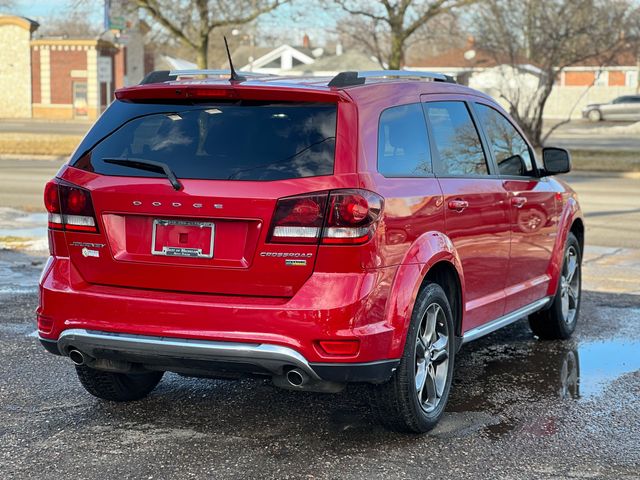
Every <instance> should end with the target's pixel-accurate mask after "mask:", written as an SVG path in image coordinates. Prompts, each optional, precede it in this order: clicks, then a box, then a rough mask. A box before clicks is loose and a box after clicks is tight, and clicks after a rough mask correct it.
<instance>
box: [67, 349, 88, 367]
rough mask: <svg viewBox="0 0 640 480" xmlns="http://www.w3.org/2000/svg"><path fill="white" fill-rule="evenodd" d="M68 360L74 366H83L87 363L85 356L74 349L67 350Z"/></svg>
mask: <svg viewBox="0 0 640 480" xmlns="http://www.w3.org/2000/svg"><path fill="white" fill-rule="evenodd" d="M69 358H70V359H71V361H72V362H73V364H74V365H76V366H80V365H84V364H85V363H86V362H87V357H86V356H85V354H84V353H82V352H81V351H80V350H76V349H75V348H73V349H71V350H69Z"/></svg>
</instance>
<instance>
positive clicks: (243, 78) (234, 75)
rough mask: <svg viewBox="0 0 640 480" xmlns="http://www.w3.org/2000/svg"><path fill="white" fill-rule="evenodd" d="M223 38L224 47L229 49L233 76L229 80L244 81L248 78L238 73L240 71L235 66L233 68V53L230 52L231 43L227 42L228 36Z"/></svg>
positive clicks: (228, 55)
mask: <svg viewBox="0 0 640 480" xmlns="http://www.w3.org/2000/svg"><path fill="white" fill-rule="evenodd" d="M222 38H224V47H225V48H226V49H227V57H228V58H229V71H230V72H231V77H230V78H229V81H231V82H244V81H245V80H246V78H245V77H243V76H242V75H238V72H236V70H235V68H233V62H232V61H231V53H230V52H229V44H228V43H227V37H226V36H223V37H222Z"/></svg>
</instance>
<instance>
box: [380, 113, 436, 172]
mask: <svg viewBox="0 0 640 480" xmlns="http://www.w3.org/2000/svg"><path fill="white" fill-rule="evenodd" d="M378 171H379V172H380V173H381V174H382V175H384V176H386V177H421V176H424V175H428V174H430V173H433V170H432V167H431V155H430V154H429V142H428V140H427V126H426V123H425V121H424V113H422V107H421V106H420V104H419V103H414V104H411V105H402V106H399V107H393V108H388V109H387V110H385V111H384V112H382V115H381V116H380V125H379V128H378Z"/></svg>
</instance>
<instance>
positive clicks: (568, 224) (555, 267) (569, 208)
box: [547, 196, 585, 296]
mask: <svg viewBox="0 0 640 480" xmlns="http://www.w3.org/2000/svg"><path fill="white" fill-rule="evenodd" d="M569 232H571V233H573V234H574V235H575V236H576V238H577V239H578V243H579V245H580V254H581V255H583V254H584V241H585V229H584V219H583V218H582V211H581V210H580V205H579V204H578V202H577V201H576V199H575V197H573V196H570V197H569V199H568V201H567V204H566V205H565V208H564V210H563V212H562V213H561V216H560V222H559V226H558V237H557V239H556V244H555V246H554V250H553V252H552V254H551V261H550V262H549V270H548V273H549V276H550V277H551V281H550V282H549V288H548V290H547V295H549V296H553V295H555V293H556V290H557V288H558V282H559V281H560V273H561V270H562V259H563V255H564V248H565V244H566V243H567V237H568V236H569Z"/></svg>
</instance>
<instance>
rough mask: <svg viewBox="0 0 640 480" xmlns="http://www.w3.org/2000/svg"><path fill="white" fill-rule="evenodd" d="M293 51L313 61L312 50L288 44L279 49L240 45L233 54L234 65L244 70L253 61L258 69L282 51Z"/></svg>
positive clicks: (224, 64)
mask: <svg viewBox="0 0 640 480" xmlns="http://www.w3.org/2000/svg"><path fill="white" fill-rule="evenodd" d="M287 49H291V50H295V51H296V52H297V53H298V56H300V57H302V58H304V59H305V60H307V61H312V59H313V58H314V55H313V53H312V49H311V48H305V47H297V46H291V45H287V44H283V45H280V46H278V47H258V46H251V45H240V46H239V47H238V48H236V49H235V50H234V51H233V52H232V53H231V58H232V60H233V64H234V65H235V66H236V67H237V68H244V67H245V66H247V65H249V64H250V63H252V61H253V65H254V66H255V67H257V68H259V67H260V66H262V64H263V63H269V62H271V61H272V60H274V59H275V58H278V57H279V56H280V54H281V53H282V51H284V50H287ZM221 67H223V68H226V67H228V63H227V62H223V63H222V65H221Z"/></svg>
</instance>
